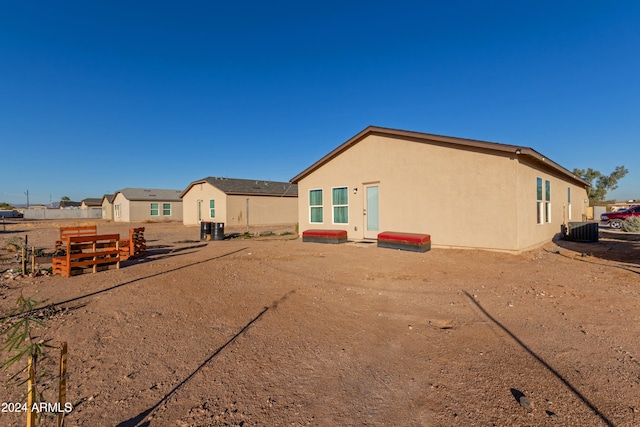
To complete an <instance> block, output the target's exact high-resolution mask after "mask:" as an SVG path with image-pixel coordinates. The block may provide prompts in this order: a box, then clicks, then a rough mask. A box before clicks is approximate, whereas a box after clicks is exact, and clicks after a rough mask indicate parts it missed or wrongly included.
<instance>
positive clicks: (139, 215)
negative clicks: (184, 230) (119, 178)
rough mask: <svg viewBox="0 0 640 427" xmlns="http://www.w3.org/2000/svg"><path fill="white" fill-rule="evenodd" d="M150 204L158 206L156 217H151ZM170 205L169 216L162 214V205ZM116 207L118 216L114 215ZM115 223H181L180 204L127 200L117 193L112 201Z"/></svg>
mask: <svg viewBox="0 0 640 427" xmlns="http://www.w3.org/2000/svg"><path fill="white" fill-rule="evenodd" d="M151 203H157V204H158V215H157V216H155V215H154V216H152V215H151ZM163 203H170V204H171V215H163V214H162V204H163ZM116 205H120V216H117V215H116V212H117V208H116ZM113 208H114V215H113V220H114V221H115V222H142V221H156V222H160V221H182V202H175V201H162V200H127V199H126V198H125V197H124V196H123V195H122V193H118V194H117V195H116V196H115V198H114V199H113Z"/></svg>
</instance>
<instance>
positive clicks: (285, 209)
mask: <svg viewBox="0 0 640 427" xmlns="http://www.w3.org/2000/svg"><path fill="white" fill-rule="evenodd" d="M180 197H181V198H182V208H183V212H184V214H183V223H184V224H185V225H196V224H199V223H200V222H201V221H212V222H222V223H224V224H226V225H227V226H245V227H250V226H265V225H289V224H295V223H296V222H297V221H298V186H297V185H295V184H291V183H289V182H276V181H261V180H253V179H236V178H220V177H208V178H203V179H200V180H198V181H194V182H192V183H191V184H189V186H188V187H187V188H186V189H185V190H184V191H183V192H182V194H181V195H180Z"/></svg>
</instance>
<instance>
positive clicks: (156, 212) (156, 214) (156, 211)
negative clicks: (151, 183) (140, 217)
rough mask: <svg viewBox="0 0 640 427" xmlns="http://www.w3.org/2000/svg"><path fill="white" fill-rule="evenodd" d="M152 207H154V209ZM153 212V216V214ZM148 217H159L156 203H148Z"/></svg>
mask: <svg viewBox="0 0 640 427" xmlns="http://www.w3.org/2000/svg"><path fill="white" fill-rule="evenodd" d="M153 205H156V207H155V209H154V208H153ZM154 210H155V214H154V213H153V212H154ZM149 215H150V216H160V205H159V204H158V203H157V202H152V203H149Z"/></svg>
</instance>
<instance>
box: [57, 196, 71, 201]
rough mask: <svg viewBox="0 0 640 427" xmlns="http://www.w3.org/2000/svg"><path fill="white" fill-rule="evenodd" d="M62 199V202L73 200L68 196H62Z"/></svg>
mask: <svg viewBox="0 0 640 427" xmlns="http://www.w3.org/2000/svg"><path fill="white" fill-rule="evenodd" d="M60 201H62V202H70V201H71V199H70V198H69V197H68V196H62V197H61V198H60Z"/></svg>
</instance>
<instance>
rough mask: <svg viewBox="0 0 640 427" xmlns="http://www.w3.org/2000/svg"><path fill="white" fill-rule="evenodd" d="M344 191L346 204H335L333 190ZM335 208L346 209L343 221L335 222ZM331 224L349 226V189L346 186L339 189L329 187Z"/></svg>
mask: <svg viewBox="0 0 640 427" xmlns="http://www.w3.org/2000/svg"><path fill="white" fill-rule="evenodd" d="M342 189H344V193H345V196H346V198H347V200H346V202H347V203H339V204H336V203H335V201H334V197H333V190H342ZM336 208H337V209H344V208H346V213H347V215H346V216H347V217H346V220H345V221H341V222H336ZM331 224H349V187H347V186H346V185H342V186H340V187H331Z"/></svg>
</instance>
